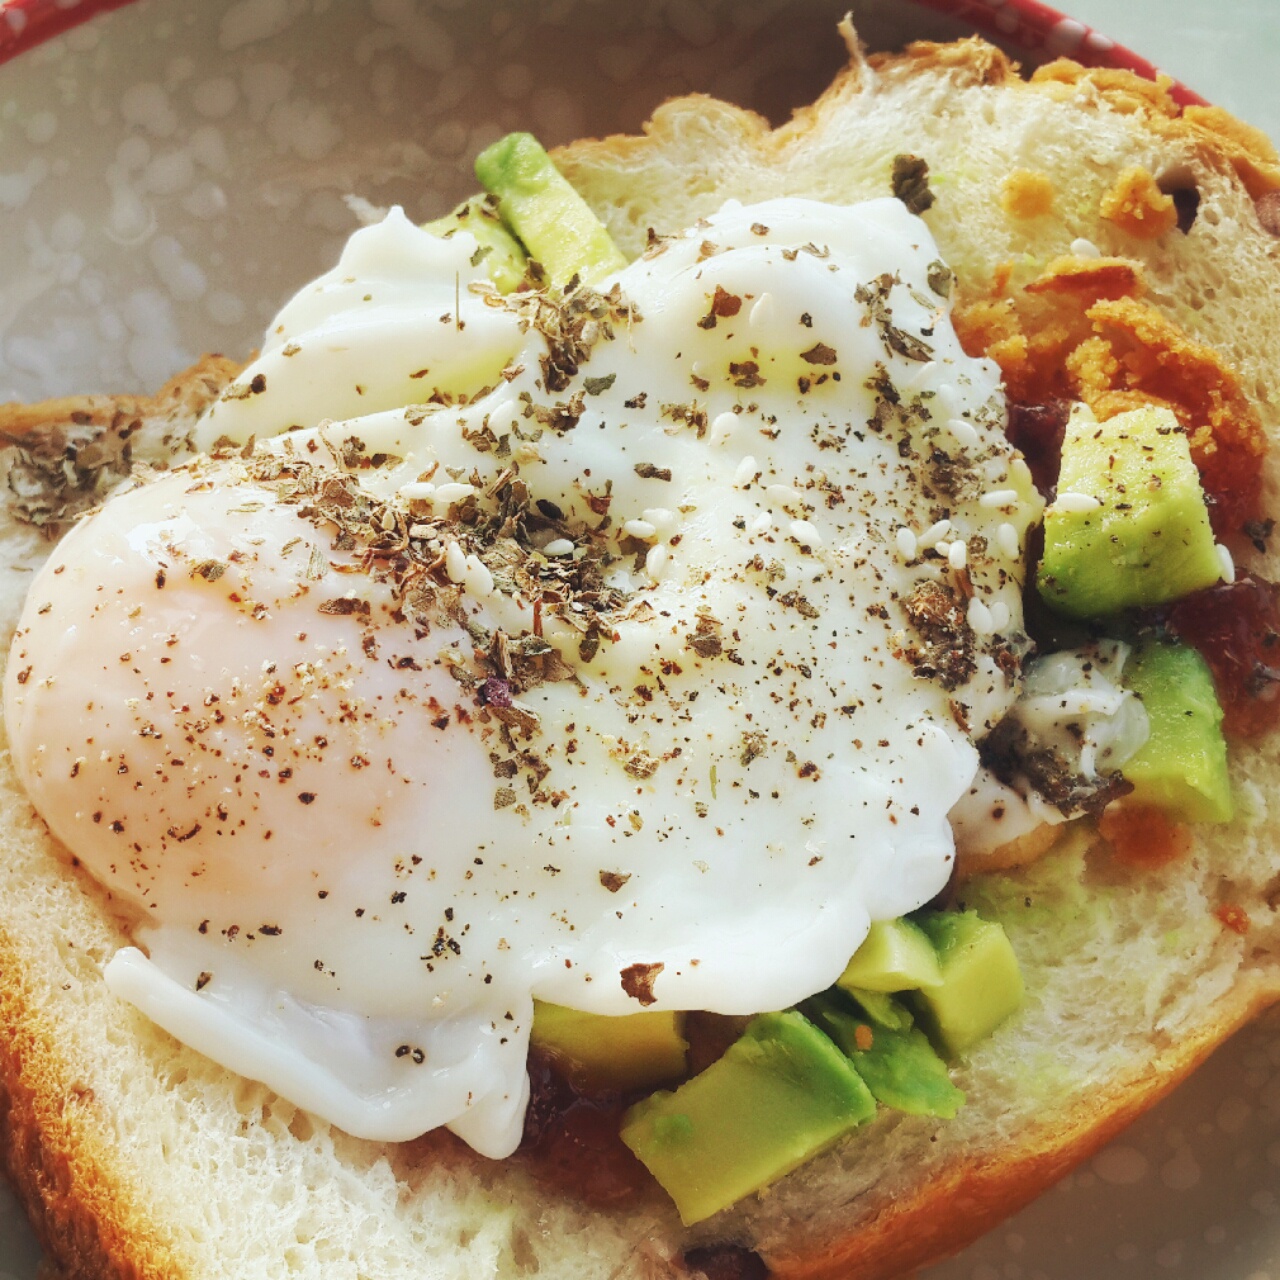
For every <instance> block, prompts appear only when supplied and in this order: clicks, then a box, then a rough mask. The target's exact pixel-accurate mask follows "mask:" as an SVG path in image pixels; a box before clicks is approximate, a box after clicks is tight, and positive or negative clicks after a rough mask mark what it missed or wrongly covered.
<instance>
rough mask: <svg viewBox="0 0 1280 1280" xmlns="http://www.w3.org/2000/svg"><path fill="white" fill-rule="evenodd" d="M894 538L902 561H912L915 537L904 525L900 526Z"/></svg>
mask: <svg viewBox="0 0 1280 1280" xmlns="http://www.w3.org/2000/svg"><path fill="white" fill-rule="evenodd" d="M894 538H895V540H896V541H897V544H898V554H899V555H900V556H901V557H902V558H903V559H904V560H914V559H915V558H916V548H917V543H916V535H915V534H914V533H912V532H911V530H910V529H908V528H907V527H906V525H900V526H899V527H898V532H897V533H896V534H895V535H894Z"/></svg>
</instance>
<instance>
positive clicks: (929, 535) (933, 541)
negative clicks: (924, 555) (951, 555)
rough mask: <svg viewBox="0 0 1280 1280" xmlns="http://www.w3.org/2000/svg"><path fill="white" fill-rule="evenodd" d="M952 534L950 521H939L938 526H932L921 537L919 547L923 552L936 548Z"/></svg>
mask: <svg viewBox="0 0 1280 1280" xmlns="http://www.w3.org/2000/svg"><path fill="white" fill-rule="evenodd" d="M950 532H951V521H950V520H939V521H938V522H937V524H931V525H930V526H929V527H928V528H927V529H926V530H925V531H924V532H923V533H922V534H921V535H920V538H919V541H918V543H917V545H918V546H919V548H920V550H921V551H928V550H929V548H930V547H933V546H936V545H937V544H938V543H939V542H941V541H942V539H943V538H945V537H946V536H947V534H949V533H950Z"/></svg>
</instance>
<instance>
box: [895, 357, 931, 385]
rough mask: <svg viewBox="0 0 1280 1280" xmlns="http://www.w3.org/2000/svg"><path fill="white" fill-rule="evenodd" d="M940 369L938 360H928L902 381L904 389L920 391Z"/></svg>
mask: <svg viewBox="0 0 1280 1280" xmlns="http://www.w3.org/2000/svg"><path fill="white" fill-rule="evenodd" d="M937 371H938V362H937V361H936V360H926V361H925V362H924V364H922V365H920V366H919V367H918V368H917V369H916V370H915V371H914V372H913V373H912V374H911V376H910V377H909V378H906V379H905V380H904V381H903V382H902V390H903V391H918V390H919V389H920V388H921V386H923V385H924V384H925V383H926V382H928V380H929V379H930V378H932V377H933V375H934V374H935V373H937Z"/></svg>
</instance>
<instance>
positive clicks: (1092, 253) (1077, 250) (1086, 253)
mask: <svg viewBox="0 0 1280 1280" xmlns="http://www.w3.org/2000/svg"><path fill="white" fill-rule="evenodd" d="M1071 252H1072V254H1074V255H1075V257H1077V258H1100V257H1102V250H1101V249H1099V248H1098V246H1097V245H1096V244H1094V243H1093V241H1092V240H1085V239H1084V238H1083V237H1081V238H1080V239H1078V240H1073V241H1072V242H1071Z"/></svg>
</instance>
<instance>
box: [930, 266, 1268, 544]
mask: <svg viewBox="0 0 1280 1280" xmlns="http://www.w3.org/2000/svg"><path fill="white" fill-rule="evenodd" d="M1142 293H1143V276H1142V267H1141V264H1140V263H1137V262H1132V261H1130V260H1128V259H1125V258H1076V257H1064V258H1058V259H1055V260H1054V261H1053V262H1051V263H1050V264H1049V265H1048V266H1047V267H1046V268H1045V270H1044V271H1043V272H1042V273H1041V274H1040V275H1039V276H1038V277H1036V279H1034V280H1032V281H1031V282H1030V283H1028V284H1027V285H1025V286H1024V287H1022V288H1021V289H1017V288H1013V289H1011V288H1010V281H1009V279H1008V277H1007V276H1006V275H998V278H997V279H996V281H994V282H993V284H992V286H991V287H990V290H989V292H988V293H987V294H985V295H983V296H980V297H978V298H976V299H968V300H962V301H961V302H960V304H959V305H958V306H957V308H956V312H955V317H954V318H955V324H956V330H957V332H958V333H959V335H960V341H961V343H962V344H963V345H964V348H965V350H966V351H968V352H969V353H970V354H971V355H981V356H987V357H989V358H990V359H993V360H995V361H996V363H997V364H999V366H1000V369H1001V372H1002V373H1003V375H1004V380H1005V387H1006V389H1007V391H1008V393H1009V397H1010V399H1011V400H1013V401H1015V402H1019V403H1023V404H1043V403H1046V402H1048V401H1051V400H1080V401H1083V402H1084V403H1085V404H1087V405H1088V406H1089V408H1090V409H1092V410H1093V412H1094V414H1095V415H1096V416H1097V417H1098V419H1099V421H1105V420H1106V419H1108V418H1112V417H1114V416H1115V415H1116V414H1118V413H1123V412H1125V411H1126V410H1128V409H1133V408H1136V407H1137V406H1139V405H1142V404H1158V405H1163V406H1165V407H1167V408H1169V409H1171V410H1172V411H1173V412H1174V414H1175V415H1176V416H1177V418H1178V421H1179V422H1180V423H1181V424H1182V428H1183V430H1184V431H1185V432H1186V433H1187V436H1188V438H1189V440H1190V444H1191V455H1192V457H1193V458H1194V459H1195V462H1196V465H1197V467H1198V468H1199V469H1200V477H1201V481H1202V483H1203V484H1204V488H1205V492H1206V494H1207V495H1208V497H1209V498H1210V502H1211V507H1210V514H1211V516H1212V519H1213V527H1214V531H1215V532H1216V533H1217V534H1218V536H1219V537H1223V538H1232V537H1234V536H1236V535H1237V534H1238V532H1239V530H1240V529H1241V527H1242V526H1243V524H1244V523H1245V522H1246V521H1248V520H1252V519H1256V518H1257V516H1258V513H1259V512H1260V511H1261V484H1262V468H1261V466H1260V463H1261V460H1262V458H1263V455H1264V454H1265V452H1266V447H1267V446H1266V434H1265V432H1264V430H1263V427H1262V422H1261V419H1260V418H1259V417H1258V414H1257V411H1256V410H1255V409H1254V407H1253V405H1252V404H1251V403H1250V401H1249V398H1248V397H1247V396H1246V395H1245V393H1244V390H1243V388H1242V387H1241V385H1240V380H1239V378H1238V377H1237V375H1236V373H1235V371H1234V370H1233V369H1232V368H1231V366H1230V365H1229V364H1228V363H1227V362H1226V360H1225V359H1224V358H1223V357H1222V356H1221V355H1220V354H1219V353H1218V352H1217V351H1215V350H1213V348H1212V347H1207V346H1205V345H1204V344H1202V343H1199V342H1196V341H1195V340H1194V339H1193V338H1191V337H1190V336H1189V335H1188V334H1187V333H1186V332H1185V331H1184V330H1183V329H1182V328H1181V327H1180V326H1179V325H1178V324H1176V323H1175V322H1174V321H1173V320H1171V319H1169V318H1168V317H1167V316H1165V315H1164V314H1162V313H1161V312H1160V311H1157V310H1156V308H1155V307H1153V306H1151V305H1149V304H1148V303H1146V302H1144V301H1142Z"/></svg>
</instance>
